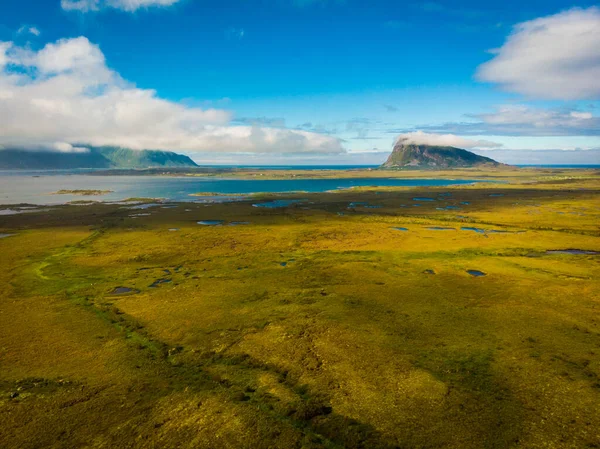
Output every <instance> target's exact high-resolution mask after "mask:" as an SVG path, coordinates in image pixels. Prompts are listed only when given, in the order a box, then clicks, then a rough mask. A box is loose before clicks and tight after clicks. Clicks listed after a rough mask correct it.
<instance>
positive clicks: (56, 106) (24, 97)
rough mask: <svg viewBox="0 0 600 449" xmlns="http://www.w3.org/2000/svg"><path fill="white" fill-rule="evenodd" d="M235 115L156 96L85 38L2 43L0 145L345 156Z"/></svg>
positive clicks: (296, 133) (330, 142) (327, 142)
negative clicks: (34, 44)
mask: <svg viewBox="0 0 600 449" xmlns="http://www.w3.org/2000/svg"><path fill="white" fill-rule="evenodd" d="M231 119H232V115H231V113H230V112H228V111H226V110H221V109H201V108H197V107H189V106H185V105H183V104H181V103H177V102H173V101H168V100H165V99H163V98H160V97H159V96H158V95H157V93H156V92H155V91H154V90H151V89H140V88H137V87H136V86H135V85H133V84H131V83H129V82H127V81H126V80H124V79H123V78H122V77H121V76H120V75H119V74H118V73H116V72H115V71H113V70H111V69H110V68H109V67H108V66H107V63H106V58H105V56H104V54H103V52H102V51H101V50H100V48H99V46H97V45H94V44H93V43H91V42H90V41H89V40H88V39H87V38H85V37H78V38H73V39H61V40H59V41H57V42H55V43H49V44H47V45H46V46H45V47H43V48H42V49H40V50H38V51H35V50H31V49H30V48H29V47H21V46H17V45H15V44H14V43H12V42H0V146H3V147H20V148H22V147H29V146H33V147H37V148H40V147H45V148H47V149H50V150H52V149H57V148H61V149H62V150H60V151H65V150H66V149H68V148H77V150H75V151H80V147H81V146H82V145H94V146H101V145H114V146H123V147H128V148H132V149H138V150H141V149H157V150H172V151H186V152H195V151H203V152H207V151H210V152H230V153H240V152H243V153H273V152H278V153H301V154H302V153H328V154H332V153H333V154H335V153H342V152H344V149H343V148H342V146H341V144H340V141H339V140H338V139H336V138H333V137H330V136H324V135H320V134H317V133H312V132H308V131H301V130H289V129H282V128H270V127H261V126H260V125H258V124H255V125H253V126H231V125H230V121H231Z"/></svg>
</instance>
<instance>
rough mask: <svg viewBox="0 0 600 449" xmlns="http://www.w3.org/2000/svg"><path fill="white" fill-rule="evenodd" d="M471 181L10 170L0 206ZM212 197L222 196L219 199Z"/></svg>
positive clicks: (2, 179)
mask: <svg viewBox="0 0 600 449" xmlns="http://www.w3.org/2000/svg"><path fill="white" fill-rule="evenodd" d="M474 182H485V181H477V180H472V179H455V180H448V179H396V178H380V179H378V178H356V179H284V180H254V179H252V180H245V179H223V178H219V179H215V178H210V177H206V178H205V177H166V176H88V175H82V174H76V175H65V174H53V175H48V176H46V175H44V176H39V177H33V176H31V175H28V176H25V175H20V176H19V175H14V174H13V175H11V176H0V204H17V203H31V204H60V203H65V202H68V201H73V200H81V199H86V200H95V201H119V200H123V199H126V198H131V197H145V198H162V199H166V200H170V201H197V200H199V198H197V197H193V196H190V195H191V194H194V193H198V192H214V193H217V194H220V195H227V194H242V195H243V194H250V193H257V192H270V193H275V192H299V191H303V192H326V191H329V190H338V189H347V188H351V187H365V186H386V187H390V186H391V187H394V186H396V187H419V186H448V185H465V184H472V183H474ZM61 189H65V190H76V189H96V190H112V191H113V193H109V194H107V195H102V196H94V197H85V198H83V197H81V196H77V195H50V193H52V192H56V191H57V190H61ZM211 199H215V200H219V199H220V200H223V198H211Z"/></svg>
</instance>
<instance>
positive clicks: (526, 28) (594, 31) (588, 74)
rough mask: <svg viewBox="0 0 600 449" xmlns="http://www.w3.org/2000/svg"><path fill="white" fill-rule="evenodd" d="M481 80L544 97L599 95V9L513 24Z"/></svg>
mask: <svg viewBox="0 0 600 449" xmlns="http://www.w3.org/2000/svg"><path fill="white" fill-rule="evenodd" d="M494 53H495V54H496V56H495V57H494V58H493V59H492V60H491V61H489V62H486V63H485V64H482V65H481V66H479V68H478V70H477V74H476V77H477V79H479V80H480V81H486V82H491V83H496V84H499V85H500V86H501V87H502V88H503V89H505V90H507V91H509V92H515V93H519V94H523V95H527V96H530V97H534V98H544V99H563V100H575V99H598V98H600V82H599V81H598V80H600V9H599V8H596V7H592V8H588V9H578V8H575V9H571V10H568V11H565V12H561V13H559V14H556V15H553V16H548V17H542V18H539V19H535V20H531V21H529V22H524V23H520V24H518V25H516V26H515V27H514V29H513V32H512V34H511V35H510V36H509V37H508V39H507V40H506V42H505V43H504V45H503V46H502V47H501V48H500V49H498V50H495V51H494Z"/></svg>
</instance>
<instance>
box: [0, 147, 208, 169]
mask: <svg viewBox="0 0 600 449" xmlns="http://www.w3.org/2000/svg"><path fill="white" fill-rule="evenodd" d="M89 150H90V151H89V152H86V153H60V152H50V151H30V150H23V149H3V150H0V169H2V170H11V169H29V170H56V169H74V168H152V167H197V165H196V163H195V162H194V161H193V160H191V159H190V158H189V157H187V156H184V155H181V154H177V153H173V152H171V151H154V150H139V151H138V150H130V149H128V148H119V147H91V148H90V149H89Z"/></svg>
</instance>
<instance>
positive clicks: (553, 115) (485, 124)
mask: <svg viewBox="0 0 600 449" xmlns="http://www.w3.org/2000/svg"><path fill="white" fill-rule="evenodd" d="M470 117H471V118H474V119H476V120H477V121H476V122H462V123H445V124H442V125H429V126H424V127H421V129H424V130H426V131H431V132H436V133H440V132H446V133H457V134H461V135H476V136H481V135H494V136H599V135H600V117H597V116H594V114H592V113H591V112H587V111H578V110H573V109H569V108H561V109H540V108H533V107H530V106H527V105H506V106H499V107H498V108H496V110H495V111H493V112H490V113H486V114H475V115H471V116H470Z"/></svg>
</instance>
